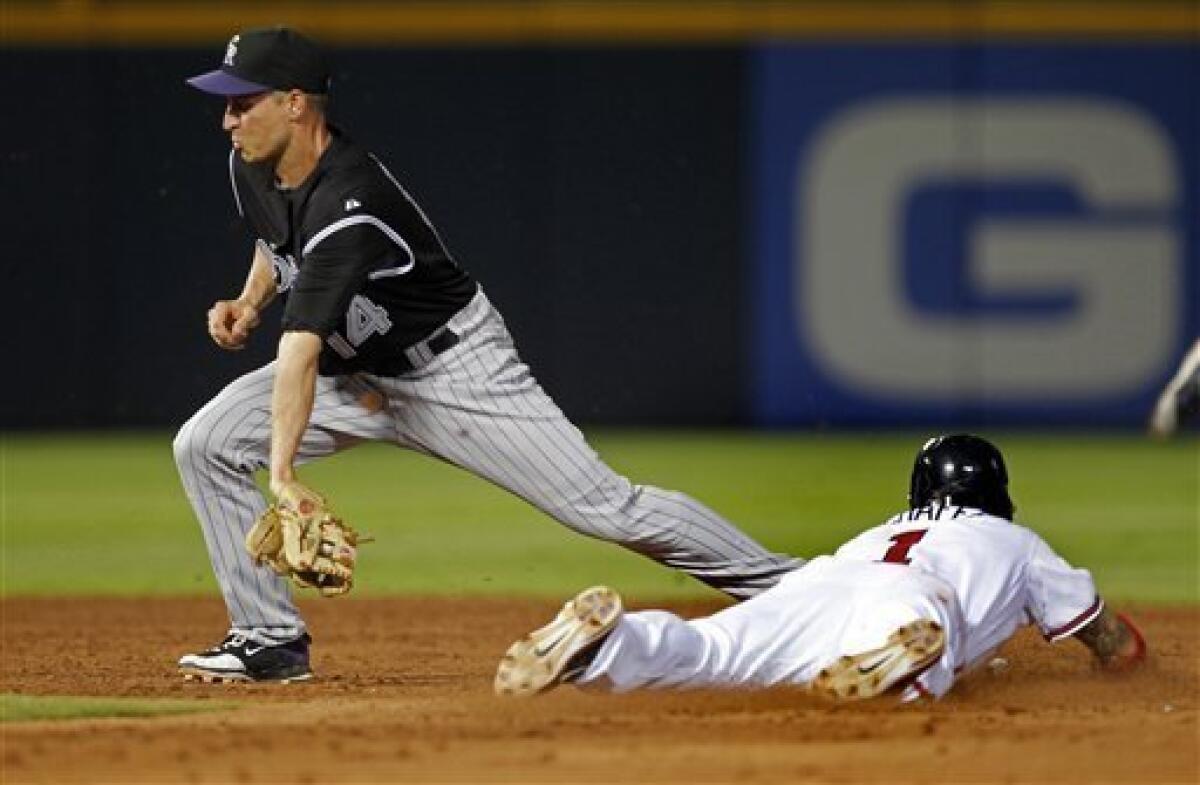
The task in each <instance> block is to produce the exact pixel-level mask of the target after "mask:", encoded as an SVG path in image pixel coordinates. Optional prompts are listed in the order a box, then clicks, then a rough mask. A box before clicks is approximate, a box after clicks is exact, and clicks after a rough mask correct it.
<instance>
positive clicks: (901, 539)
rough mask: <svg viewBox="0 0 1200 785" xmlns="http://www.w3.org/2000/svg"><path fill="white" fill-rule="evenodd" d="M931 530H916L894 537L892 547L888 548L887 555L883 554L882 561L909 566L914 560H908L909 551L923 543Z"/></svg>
mask: <svg viewBox="0 0 1200 785" xmlns="http://www.w3.org/2000/svg"><path fill="white" fill-rule="evenodd" d="M928 531H929V529H916V530H914V531H910V532H900V533H899V534H895V535H892V537H891V538H890V539H891V541H892V547H890V548H888V550H887V553H885V554H883V558H882V559H880V561H885V562H891V563H892V564H909V563H910V562H911V561H912V559H910V558H908V551H909V549H911V548H912V547H913V546H914V545H916V544H917V543H918V542H920V541H921V538H922V537H924V536H925V533H926V532H928Z"/></svg>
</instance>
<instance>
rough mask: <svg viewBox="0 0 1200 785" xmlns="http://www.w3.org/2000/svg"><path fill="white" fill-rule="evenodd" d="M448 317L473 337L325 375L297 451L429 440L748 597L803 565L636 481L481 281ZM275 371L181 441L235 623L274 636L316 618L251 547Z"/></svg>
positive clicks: (603, 532)
mask: <svg viewBox="0 0 1200 785" xmlns="http://www.w3.org/2000/svg"><path fill="white" fill-rule="evenodd" d="M449 326H450V328H451V329H453V330H454V331H455V332H456V333H458V334H459V335H460V336H461V338H462V340H461V341H460V342H459V343H458V344H457V345H456V346H454V347H451V348H450V349H448V350H447V351H445V352H444V353H442V354H441V355H438V356H437V357H435V358H434V359H433V361H432V362H430V363H429V364H428V365H425V366H424V367H421V368H419V369H417V370H415V371H412V372H409V373H406V374H404V375H402V376H398V377H378V376H371V375H365V374H356V375H354V376H336V377H327V376H322V377H318V378H317V389H316V398H315V402H314V406H313V413H312V418H311V420H310V423H309V426H308V429H307V430H306V431H305V433H304V438H303V440H302V442H301V445H300V452H299V455H298V460H299V461H300V462H307V461H311V460H314V459H316V458H321V457H324V456H327V455H331V454H333V453H335V452H338V451H339V450H343V449H346V448H348V447H352V446H354V445H355V444H359V443H361V442H363V441H367V440H371V441H386V442H391V443H393V444H396V445H398V446H402V447H407V448H409V449H414V450H417V451H420V452H424V453H427V454H429V455H433V456H436V457H439V458H442V459H444V460H446V461H449V462H450V463H453V464H456V465H458V466H460V467H462V468H464V469H466V470H468V471H470V472H472V473H474V474H476V475H478V476H480V477H483V478H484V479H487V480H490V481H491V482H493V483H495V484H497V485H499V486H501V487H503V488H505V489H507V490H509V491H511V492H512V493H514V494H516V495H518V496H520V497H521V498H523V499H525V500H526V501H528V502H529V503H530V504H533V505H534V506H535V507H537V508H539V509H541V510H542V511H544V512H545V513H546V514H548V515H550V516H551V517H553V518H555V519H556V520H558V521H559V522H561V523H562V524H564V525H565V526H568V527H570V528H571V529H574V530H575V531H577V532H580V533H581V534H585V535H588V536H591V537H597V538H600V539H604V540H609V541H612V542H615V543H618V544H620V545H624V546H625V547H627V548H630V549H632V550H634V551H636V552H638V553H642V554H644V555H646V556H649V557H650V558H652V559H655V560H657V561H659V562H661V563H663V564H665V565H667V566H670V567H674V568H676V569H679V570H683V571H684V572H687V573H689V574H691V575H693V576H695V577H696V578H698V579H699V580H701V581H704V582H705V583H707V584H709V585H711V586H713V587H715V588H718V589H720V590H722V591H724V592H726V593H728V594H730V595H732V596H734V597H738V598H745V597H750V596H753V595H755V594H757V593H759V592H761V591H763V590H765V589H767V588H769V587H771V586H773V585H774V584H775V583H776V582H777V581H778V579H779V577H780V576H782V575H783V574H785V573H786V572H788V571H789V570H792V569H795V567H796V566H798V564H799V562H798V561H797V560H795V559H792V558H790V557H785V556H780V555H777V554H773V553H770V552H768V551H767V550H765V549H764V548H763V547H762V546H761V545H759V544H758V543H756V542H755V541H754V540H751V539H750V538H749V537H747V536H746V535H745V534H743V533H742V532H740V531H739V530H738V529H737V528H735V527H734V526H733V525H732V524H730V523H729V522H727V521H726V520H724V519H723V518H721V517H720V516H719V515H717V514H716V513H714V512H713V511H712V510H710V509H708V508H707V507H705V506H704V505H702V504H701V503H699V502H697V501H696V500H694V499H692V498H690V497H688V496H686V495H684V494H681V493H675V492H671V491H664V490H660V489H658V488H654V487H651V486H646V485H634V484H632V483H630V482H629V480H627V479H626V478H625V477H622V476H620V475H618V474H617V473H616V472H614V471H613V470H612V469H610V468H609V467H608V466H606V465H605V464H604V463H603V462H602V461H601V460H600V458H599V456H598V455H597V454H596V453H595V451H594V450H593V449H592V448H591V447H590V446H589V445H588V444H587V442H586V441H585V440H584V437H583V434H582V433H580V431H579V429H578V428H576V427H575V426H574V425H572V424H571V423H570V422H569V421H568V420H567V419H566V417H564V416H563V414H562V412H561V411H560V410H559V408H558V406H557V405H555V403H554V402H553V401H552V400H551V399H550V397H549V396H548V395H546V393H545V392H543V390H542V389H541V387H540V386H539V385H538V383H537V381H536V380H535V379H534V378H533V376H532V375H531V374H530V372H529V368H528V367H527V366H526V365H525V364H524V363H522V362H521V360H520V358H519V357H518V356H517V352H516V349H515V347H514V346H513V342H512V338H511V337H510V336H509V334H508V330H507V328H506V327H505V325H504V321H503V319H501V317H500V315H499V313H497V312H496V310H495V309H494V308H493V307H492V306H491V304H490V302H489V301H488V300H487V298H486V296H484V294H483V293H482V291H481V292H480V293H479V294H478V295H477V296H476V297H475V299H474V300H472V301H471V303H470V304H469V305H467V307H465V308H464V309H463V310H462V311H460V312H459V313H458V314H457V315H455V317H454V318H453V319H451V321H450V322H449ZM274 378H275V376H274V365H273V364H272V365H267V366H265V367H263V368H260V369H259V370H257V371H253V372H251V373H249V374H246V375H245V376H243V377H241V378H239V379H237V380H235V381H234V382H233V383H232V384H230V385H229V386H228V387H226V388H225V389H224V390H223V391H221V393H220V394H218V395H217V397H216V398H214V399H213V400H212V401H210V402H209V403H208V404H207V405H205V406H204V407H203V408H202V409H200V411H199V412H197V413H196V414H195V416H193V417H192V418H191V419H190V420H189V421H188V422H187V423H186V424H185V425H184V426H183V428H181V429H180V431H179V434H178V435H177V436H176V438H175V443H174V448H175V459H176V463H177V464H178V466H179V472H180V475H181V477H182V479H183V485H184V488H185V489H186V491H187V494H188V498H189V499H190V501H191V503H192V506H193V508H194V510H195V512H196V515H197V517H198V518H199V520H200V524H201V528H202V529H203V532H204V538H205V543H206V544H207V546H208V551H209V555H210V557H211V560H212V566H213V570H214V572H215V573H216V577H217V582H218V583H219V585H220V587H221V592H222V594H223V596H224V598H225V603H226V605H227V607H228V609H229V615H230V620H231V622H232V626H233V628H234V629H238V630H241V631H244V632H248V633H250V634H251V635H252V637H256V638H260V639H264V640H280V639H287V638H292V637H295V636H296V635H298V634H299V633H300V632H302V631H303V629H304V624H303V621H302V620H301V619H300V616H299V614H298V612H297V610H296V607H295V605H294V604H293V602H292V600H291V595H290V590H289V588H288V584H287V582H286V581H284V580H283V579H280V578H278V577H276V576H275V575H274V574H273V573H272V572H270V571H269V570H266V569H262V568H259V567H256V566H255V565H254V564H253V563H252V561H251V560H250V558H249V556H248V555H247V554H246V552H245V549H244V548H243V547H242V540H243V538H244V536H245V533H246V531H247V530H248V529H249V527H250V526H251V525H252V524H253V522H254V520H255V519H256V518H257V517H258V515H259V514H260V513H261V512H262V511H263V510H264V509H265V507H266V501H265V499H264V498H263V496H262V494H261V493H260V492H259V491H258V489H257V487H256V486H255V484H254V480H253V473H254V471H255V470H257V469H260V468H264V467H265V466H266V465H267V463H268V457H269V451H270V441H271V424H270V411H271V389H272V385H273V383H274ZM371 388H373V389H374V390H375V391H377V392H380V393H382V394H383V395H384V396H385V397H386V405H385V406H384V407H383V409H382V410H380V411H377V412H375V413H370V412H368V411H367V410H366V409H364V408H363V407H362V405H361V404H360V402H359V400H360V396H361V395H362V393H363V392H364V390H366V389H371Z"/></svg>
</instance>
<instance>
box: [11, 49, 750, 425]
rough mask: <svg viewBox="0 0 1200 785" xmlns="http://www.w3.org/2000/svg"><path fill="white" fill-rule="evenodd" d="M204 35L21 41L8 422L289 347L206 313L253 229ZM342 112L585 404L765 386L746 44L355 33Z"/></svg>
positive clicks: (128, 415)
mask: <svg viewBox="0 0 1200 785" xmlns="http://www.w3.org/2000/svg"><path fill="white" fill-rule="evenodd" d="M218 54H219V52H215V51H214V50H213V49H212V48H211V47H206V48H202V49H182V50H181V49H170V50H155V49H144V48H142V49H132V50H121V49H114V48H91V49H50V50H32V49H25V50H21V49H17V50H6V51H4V52H3V53H0V72H3V73H4V74H6V75H9V76H11V77H14V78H10V79H8V80H6V81H7V83H8V95H7V101H8V108H7V110H6V114H7V116H8V121H7V122H5V123H3V124H2V125H0V150H3V151H4V152H3V156H4V158H3V160H4V173H3V179H4V192H5V209H4V211H3V214H4V223H5V226H4V230H3V231H4V236H5V238H6V243H5V248H6V251H7V253H6V257H7V262H6V263H5V265H4V267H5V286H4V290H5V294H6V301H7V309H6V317H7V318H6V325H7V328H8V329H7V330H6V331H5V332H6V334H7V338H6V341H7V342H9V343H10V346H9V347H8V351H7V352H6V355H7V356H8V358H9V362H8V364H7V365H8V368H7V370H6V371H5V373H6V375H7V376H9V378H10V380H12V382H15V383H12V382H10V383H9V384H5V385H2V386H0V427H8V428H11V427H77V426H107V425H167V424H173V423H179V422H182V420H184V419H185V418H186V417H187V416H188V415H189V414H190V413H191V412H192V411H193V410H194V409H196V408H197V407H198V406H200V405H201V404H202V403H203V402H204V401H206V400H207V399H208V398H210V397H211V396H212V395H213V394H214V393H215V392H216V391H217V390H218V389H220V387H221V386H222V385H224V384H225V383H226V382H228V381H229V380H231V379H232V378H233V377H234V376H236V375H237V374H239V373H241V372H244V371H246V370H248V369H250V368H252V367H255V366H257V365H259V364H261V363H262V362H265V361H266V360H268V359H269V358H270V357H271V356H272V355H273V351H274V339H275V337H276V335H277V328H276V327H275V326H274V325H275V322H276V321H277V318H276V317H277V314H275V313H272V314H271V315H269V316H268V318H267V319H266V323H267V325H268V326H267V327H266V328H264V329H262V330H260V334H258V335H256V336H255V338H254V340H253V343H252V345H251V346H250V347H249V348H248V349H247V350H246V351H244V352H240V353H235V354H229V353H225V352H222V351H220V350H218V349H216V348H215V347H214V346H213V345H212V344H211V343H210V342H209V340H208V338H207V335H206V333H205V329H204V314H205V311H206V310H207V308H208V307H209V305H210V304H211V303H212V301H213V300H215V299H218V298H224V297H232V296H234V295H236V293H237V292H238V291H239V289H240V286H241V282H242V280H243V278H244V275H245V270H246V265H247V263H248V261H249V256H250V245H251V238H250V237H249V236H248V235H247V234H246V233H245V230H244V229H243V228H242V227H241V225H240V223H239V221H238V220H237V216H236V212H235V210H234V208H233V205H232V201H231V197H230V193H229V185H228V175H227V170H226V163H225V162H226V157H227V155H228V149H229V148H228V142H227V140H226V138H225V136H224V134H223V133H222V132H221V130H220V127H219V126H220V119H221V118H220V115H221V109H222V106H221V104H220V102H219V101H214V100H213V99H211V98H208V97H205V96H203V95H201V94H198V93H196V92H194V91H192V90H190V89H189V88H187V87H186V86H185V85H184V84H183V79H184V78H185V77H186V76H189V75H192V74H194V73H199V72H201V71H204V70H208V69H209V68H211V67H213V66H214V64H215V63H214V61H215V58H216V56H217V55H218ZM334 56H335V60H336V62H337V64H338V66H337V72H336V87H335V92H334V103H333V108H332V114H333V117H334V119H335V121H337V122H339V123H340V124H342V125H343V126H344V127H345V128H346V130H347V131H348V132H349V133H350V134H351V135H352V136H354V137H355V138H357V139H358V140H359V141H360V142H362V143H364V144H365V145H366V146H368V147H369V148H371V149H373V150H375V151H376V152H377V153H378V154H379V155H380V157H381V158H383V159H384V161H385V162H387V164H388V165H389V167H390V168H391V169H392V171H393V172H394V173H395V174H396V175H397V176H398V177H399V178H400V179H401V180H402V181H403V182H404V183H405V184H406V186H407V187H409V188H410V190H411V191H413V192H414V194H415V195H416V196H417V198H418V199H419V200H420V201H421V202H422V204H423V205H424V207H425V208H426V210H427V212H428V213H429V214H430V215H431V217H432V218H433V220H434V222H435V223H436V224H437V225H438V226H439V228H440V230H441V232H442V233H443V235H444V237H445V239H446V241H447V242H448V244H449V245H450V247H451V250H452V252H454V253H455V254H456V256H457V257H458V259H459V261H460V263H462V264H463V265H464V266H465V267H466V268H467V269H468V270H470V271H471V272H472V273H474V274H475V275H476V276H477V277H478V278H479V279H480V280H481V281H482V282H483V284H484V286H485V288H486V289H487V291H488V292H489V294H490V296H491V297H492V298H493V299H494V300H495V301H496V302H497V303H498V304H499V306H500V307H501V309H502V311H503V313H504V314H505V316H506V318H507V320H508V322H509V324H510V327H511V328H512V329H513V331H514V333H515V335H516V336H517V340H518V344H519V346H520V347H521V349H522V352H523V354H524V355H525V357H526V359H527V360H528V361H529V362H530V363H531V364H532V366H533V367H534V370H535V373H536V374H537V375H538V376H539V378H540V379H541V381H542V382H543V384H544V385H545V386H546V387H547V388H548V389H549V390H550V392H551V393H552V394H553V395H554V396H555V397H556V399H557V400H558V401H559V403H560V404H561V405H562V406H563V408H564V409H565V410H566V411H567V412H568V413H569V414H570V415H572V416H573V417H575V418H577V419H579V420H581V421H584V422H597V423H599V422H625V423H642V422H655V423H700V422H703V423H709V424H712V423H732V422H742V421H744V420H745V419H746V412H745V404H744V399H745V392H744V390H743V388H742V379H743V377H744V375H745V374H744V364H745V362H746V360H745V359H744V357H743V352H742V335H743V334H744V333H745V332H746V330H745V329H744V328H745V325H744V324H743V322H744V318H743V317H744V310H745V308H744V302H745V297H744V291H745V289H746V280H747V278H748V276H749V270H748V266H749V265H748V262H746V260H744V259H743V258H742V248H743V238H742V236H741V232H742V228H741V227H742V225H743V220H742V218H743V217H742V215H741V210H742V209H743V208H742V198H741V197H742V189H743V183H742V172H741V166H742V164H741V157H742V150H741V144H742V139H741V133H742V131H741V125H742V110H743V107H742V100H743V96H742V92H743V91H742V83H743V79H742V71H743V68H744V66H743V59H744V58H743V55H742V53H741V50H740V49H737V48H724V47H716V48H688V49H679V48H662V49H655V48H646V47H622V48H607V49H599V48H597V49H589V48H570V49H565V48H557V47H524V48H504V49H499V48H480V49H478V50H464V49H454V50H437V49H412V48H407V49H404V50H399V49H383V48H379V49H353V50H342V51H336V50H335V52H334Z"/></svg>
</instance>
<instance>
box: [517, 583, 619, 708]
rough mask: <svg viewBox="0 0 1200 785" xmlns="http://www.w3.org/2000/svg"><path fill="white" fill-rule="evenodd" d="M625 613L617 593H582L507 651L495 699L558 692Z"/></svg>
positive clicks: (597, 590)
mask: <svg viewBox="0 0 1200 785" xmlns="http://www.w3.org/2000/svg"><path fill="white" fill-rule="evenodd" d="M623 612H624V610H623V608H622V606H621V596H620V595H619V594H617V593H616V592H615V591H613V590H612V589H610V588H608V587H606V586H594V587H592V588H590V589H585V590H583V591H581V592H580V593H579V594H577V595H575V598H574V599H572V600H570V601H569V602H567V604H566V605H564V606H563V607H562V610H561V611H559V612H558V615H557V616H555V617H554V621H552V622H550V623H549V624H547V625H546V626H544V627H542V628H540V629H537V630H534V631H533V632H531V633H529V634H528V635H526V636H525V637H524V638H521V639H520V640H519V641H517V642H516V643H514V644H513V645H512V646H509V647H508V651H507V652H505V654H504V657H502V658H501V660H500V665H499V667H498V668H497V670H496V680H495V682H494V684H493V687H494V688H495V691H496V694H497V695H506V696H512V697H527V696H530V695H536V694H538V693H539V692H544V691H546V690H548V689H550V688H551V687H554V686H555V685H557V684H558V683H559V682H561V681H562V680H563V675H564V671H565V670H566V669H567V667H568V666H569V665H570V664H571V661H572V660H574V659H575V658H576V657H577V656H579V655H580V654H583V653H586V652H587V651H588V650H589V649H592V648H595V647H597V646H599V645H600V644H601V643H602V642H603V641H604V639H605V638H606V637H607V636H608V633H610V632H612V630H613V628H614V627H616V626H617V622H618V621H619V620H620V619H621V614H622V613H623Z"/></svg>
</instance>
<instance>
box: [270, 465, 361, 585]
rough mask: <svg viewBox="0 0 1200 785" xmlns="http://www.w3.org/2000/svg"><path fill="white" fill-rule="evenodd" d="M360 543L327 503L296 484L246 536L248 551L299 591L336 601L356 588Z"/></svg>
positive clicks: (287, 487)
mask: <svg viewBox="0 0 1200 785" xmlns="http://www.w3.org/2000/svg"><path fill="white" fill-rule="evenodd" d="M360 541H361V542H366V541H367V538H360V537H359V534H358V532H356V531H355V530H354V529H353V528H352V527H350V526H349V525H348V524H346V523H345V522H343V521H342V519H341V518H338V517H337V516H335V515H334V514H333V513H332V512H331V511H330V510H329V506H328V504H327V503H326V501H325V499H324V497H322V496H321V495H320V494H319V493H317V492H316V491H313V490H311V489H309V488H306V487H304V486H303V485H301V484H300V483H298V482H293V483H289V484H288V485H287V486H285V487H284V489H283V491H281V492H280V494H279V497H278V499H277V501H276V503H275V504H273V505H271V506H270V507H268V508H267V511H266V512H264V513H263V514H262V515H261V516H259V518H258V520H257V521H255V523H254V526H253V527H251V529H250V531H249V532H248V533H247V534H246V550H247V551H249V553H250V556H251V557H253V559H254V561H255V562H256V563H257V564H265V565H266V566H268V567H270V568H271V569H272V570H274V571H275V572H276V573H278V574H279V575H282V576H285V577H290V578H291V579H292V582H293V583H295V584H296V585H297V586H299V587H301V588H306V589H316V590H317V591H319V592H320V593H321V595H322V596H324V597H336V596H338V595H339V594H345V593H346V592H348V591H350V589H351V588H352V587H353V586H354V564H355V561H356V560H357V558H358V544H359V542H360Z"/></svg>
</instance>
